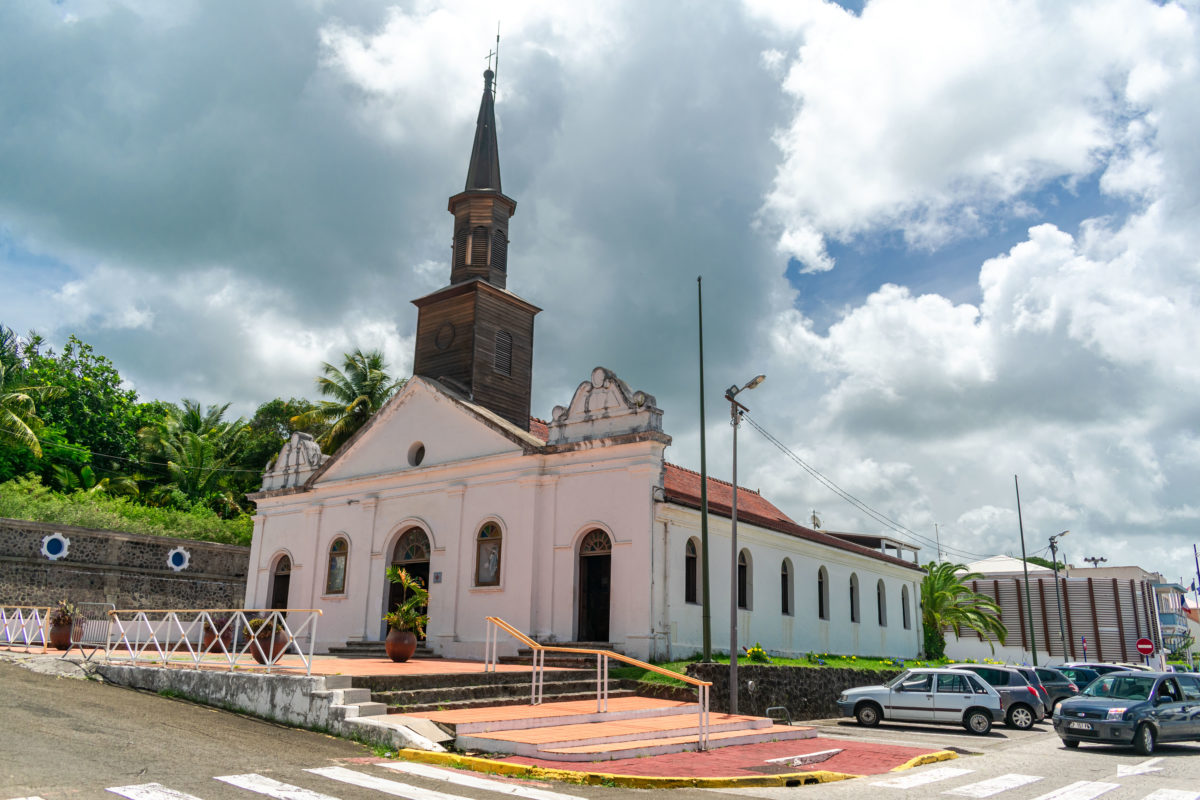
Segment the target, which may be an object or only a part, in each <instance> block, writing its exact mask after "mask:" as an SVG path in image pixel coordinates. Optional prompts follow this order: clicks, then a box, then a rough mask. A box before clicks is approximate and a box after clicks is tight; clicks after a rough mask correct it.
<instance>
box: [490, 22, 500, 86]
mask: <svg viewBox="0 0 1200 800" xmlns="http://www.w3.org/2000/svg"><path fill="white" fill-rule="evenodd" d="M487 62H488V69H490V70H491V71H492V97H495V96H496V86H497V84H498V83H499V81H498V80H497V76H498V75H499V74H500V22H499V20H497V22H496V49H495V50H490V51H488V54H487Z"/></svg>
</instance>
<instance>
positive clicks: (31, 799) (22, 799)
mask: <svg viewBox="0 0 1200 800" xmlns="http://www.w3.org/2000/svg"><path fill="white" fill-rule="evenodd" d="M12 800H44V798H41V797H38V796H37V795H36V794H35V795H34V796H33V797H14V798H12Z"/></svg>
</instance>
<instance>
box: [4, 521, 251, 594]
mask: <svg viewBox="0 0 1200 800" xmlns="http://www.w3.org/2000/svg"><path fill="white" fill-rule="evenodd" d="M55 533H58V534H61V536H63V537H64V538H66V539H67V540H68V541H69V544H68V546H67V547H66V553H65V555H63V556H61V557H60V558H58V559H57V560H51V559H50V558H48V557H47V556H45V555H44V554H43V552H42V549H43V541H44V540H45V539H46V537H47V536H51V535H53V534H55ZM176 548H183V550H184V551H186V553H187V555H188V565H187V567H186V568H184V569H182V570H179V571H175V570H173V569H171V567H170V565H169V564H168V563H167V559H168V555H169V554H170V553H171V552H172V551H173V550H175V549H176ZM249 561H250V548H248V547H239V546H237V545H230V544H214V543H212V542H202V541H196V540H194V539H175V538H171V537H166V536H144V535H141V534H134V533H121V532H117V531H102V530H94V529H91V528H78V527H75V526H73V525H57V524H51V523H45V522H28V521H24V520H14V519H3V518H0V603H4V604H6V605H33V606H48V605H54V604H55V603H57V602H58V601H60V600H62V599H64V598H65V599H68V600H70V601H72V602H76V603H80V602H85V603H112V604H113V605H115V606H116V607H117V608H144V609H151V608H240V607H241V606H242V602H243V598H244V597H245V593H246V569H247V566H248V564H249Z"/></svg>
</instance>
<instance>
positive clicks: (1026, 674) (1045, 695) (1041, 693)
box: [1007, 664, 1054, 717]
mask: <svg viewBox="0 0 1200 800" xmlns="http://www.w3.org/2000/svg"><path fill="white" fill-rule="evenodd" d="M1007 666H1009V667H1011V668H1012V669H1015V670H1016V671H1017V672H1019V673H1021V677H1023V678H1024V679H1025V680H1026V681H1027V682H1028V683H1029V685H1030V686H1032V687H1033V688H1035V689H1037V691H1038V697H1040V698H1042V705H1044V706H1045V707H1046V714H1045V716H1047V717H1048V716H1050V709H1051V708H1053V707H1054V704H1053V703H1051V702H1050V690H1049V689H1047V688H1046V685H1045V684H1044V683H1042V679H1041V677H1040V676H1039V675H1038V674H1037V670H1036V669H1034V668H1033V667H1026V666H1022V665H1020V664H1009V665H1007Z"/></svg>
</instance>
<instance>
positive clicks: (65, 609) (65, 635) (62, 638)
mask: <svg viewBox="0 0 1200 800" xmlns="http://www.w3.org/2000/svg"><path fill="white" fill-rule="evenodd" d="M86 621H87V619H86V618H85V617H84V616H83V614H82V613H81V612H80V611H79V606H77V605H75V604H74V603H68V602H67V601H66V600H63V601H61V602H60V603H59V604H58V605H57V606H56V607H55V608H54V610H52V611H51V612H50V616H49V617H48V618H47V622H49V623H50V641H49V645H50V646H51V647H53V648H54V649H55V650H70V649H71V629H72V628H74V627H75V626H76V625H82V624H83V623H84V622H86Z"/></svg>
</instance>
